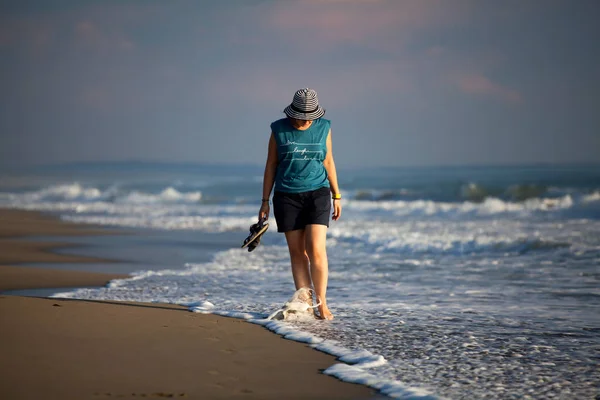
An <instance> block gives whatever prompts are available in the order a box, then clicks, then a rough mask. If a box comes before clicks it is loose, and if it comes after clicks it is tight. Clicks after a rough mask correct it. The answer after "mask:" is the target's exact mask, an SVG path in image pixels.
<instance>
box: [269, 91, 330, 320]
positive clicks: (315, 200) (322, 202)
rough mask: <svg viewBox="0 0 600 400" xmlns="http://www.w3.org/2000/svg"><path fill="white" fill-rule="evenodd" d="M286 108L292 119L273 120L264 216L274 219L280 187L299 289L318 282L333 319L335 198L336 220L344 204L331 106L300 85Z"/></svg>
mask: <svg viewBox="0 0 600 400" xmlns="http://www.w3.org/2000/svg"><path fill="white" fill-rule="evenodd" d="M284 113H285V114H286V115H287V118H282V119H280V120H278V121H275V122H273V123H272V124H271V138H270V139H269V150H268V155H267V162H266V166H265V175H264V179H263V196H262V205H261V207H260V211H259V215H258V217H259V218H264V219H267V218H269V211H270V208H269V196H270V194H271V190H272V189H273V186H275V193H274V195H273V208H274V214H275V220H276V221H277V231H278V232H284V233H285V238H286V241H287V244H288V249H289V252H290V259H291V264H292V275H293V277H294V284H295V285H296V290H298V289H300V288H303V287H311V286H313V287H314V290H315V293H316V295H317V302H320V303H321V304H320V305H319V307H318V311H319V316H320V317H321V318H322V319H333V314H331V312H330V311H329V308H328V306H327V296H326V292H327V279H328V275H329V270H328V268H329V266H328V261H327V251H326V247H325V239H326V235H327V228H328V227H329V216H330V214H331V198H333V217H332V218H333V220H334V221H336V220H338V219H339V218H340V215H341V213H342V206H341V195H340V190H339V187H338V182H337V174H336V170H335V163H334V161H333V153H332V151H331V129H330V121H329V120H326V119H324V118H322V117H323V115H324V114H325V110H324V109H323V108H322V107H321V106H320V105H319V101H318V99H317V93H316V92H315V91H314V90H312V89H300V90H298V91H297V92H296V93H295V95H294V99H293V102H292V104H290V105H289V106H288V107H286V108H285V110H284ZM311 278H312V283H313V284H314V285H311Z"/></svg>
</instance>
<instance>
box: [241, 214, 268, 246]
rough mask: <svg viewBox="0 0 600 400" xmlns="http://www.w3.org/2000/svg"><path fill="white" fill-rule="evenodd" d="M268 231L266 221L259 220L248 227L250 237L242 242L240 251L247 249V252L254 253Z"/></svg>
mask: <svg viewBox="0 0 600 400" xmlns="http://www.w3.org/2000/svg"><path fill="white" fill-rule="evenodd" d="M267 229H269V223H268V222H267V221H266V220H260V221H258V223H256V224H254V225H252V226H250V235H248V237H247V238H246V239H245V240H244V244H242V249H243V248H244V247H248V251H249V252H251V251H254V249H256V248H257V247H258V245H259V244H260V238H261V237H262V235H263V234H264V233H265V232H266V231H267Z"/></svg>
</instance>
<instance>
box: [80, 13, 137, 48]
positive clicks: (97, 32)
mask: <svg viewBox="0 0 600 400" xmlns="http://www.w3.org/2000/svg"><path fill="white" fill-rule="evenodd" d="M74 35H75V41H76V42H77V43H79V44H80V45H83V46H86V47H91V48H94V49H96V50H115V49H116V50H131V49H133V48H134V47H135V45H134V43H133V41H132V40H131V39H129V38H128V37H126V36H125V34H124V33H123V32H120V31H115V30H112V31H111V30H105V29H102V28H100V27H99V26H98V24H96V23H94V22H91V21H89V20H82V21H79V22H77V23H76V24H75V27H74Z"/></svg>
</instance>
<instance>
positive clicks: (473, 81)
mask: <svg viewBox="0 0 600 400" xmlns="http://www.w3.org/2000/svg"><path fill="white" fill-rule="evenodd" d="M456 83H457V85H458V87H459V89H460V90H461V91H463V92H464V93H468V94H473V95H484V96H491V97H495V98H498V99H501V100H503V101H505V102H508V103H521V102H522V101H523V98H522V96H521V94H520V93H519V92H518V91H517V90H514V89H511V88H508V87H505V86H502V85H500V84H498V83H494V82H492V81H491V80H490V79H489V78H486V77H485V76H483V75H481V74H472V75H464V76H462V77H459V78H458V80H457V82H456Z"/></svg>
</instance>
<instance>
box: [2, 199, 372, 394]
mask: <svg viewBox="0 0 600 400" xmlns="http://www.w3.org/2000/svg"><path fill="white" fill-rule="evenodd" d="M98 234H110V232H109V231H106V230H102V229H99V228H95V227H88V226H82V225H77V224H72V223H65V222H63V221H60V220H58V219H56V218H53V217H50V216H47V215H44V214H40V213H36V212H25V211H14V210H0V292H3V291H7V290H12V289H27V288H42V287H46V288H48V287H61V288H64V287H80V286H101V285H104V284H105V283H106V282H108V281H109V280H111V279H115V278H120V277H123V275H117V274H103V273H91V272H87V271H66V270H60V269H58V268H57V269H49V268H37V267H31V266H28V265H21V264H27V263H51V262H52V263H54V262H56V263H68V262H76V263H93V262H97V261H100V260H98V259H93V258H89V257H79V256H75V255H65V254H57V253H53V250H54V249H57V248H65V247H69V248H70V247H72V246H70V245H69V244H68V243H63V242H53V241H45V240H44V242H35V241H32V240H31V239H27V240H24V239H25V238H28V237H32V236H39V237H44V238H47V237H51V236H77V235H98ZM75 251H76V250H75ZM103 261H105V260H103ZM0 325H1V326H2V329H1V330H0V346H1V347H0V351H1V352H2V354H3V357H2V358H1V359H0V360H1V361H0V375H1V376H2V378H1V379H0V395H1V397H2V398H3V399H4V398H5V399H40V398H44V399H101V398H140V397H141V398H163V397H167V398H190V399H213V398H214V399H228V398H248V399H334V398H335V399H363V398H372V397H373V396H376V393H375V392H374V391H372V390H370V389H369V388H366V387H363V386H360V385H355V384H349V383H344V382H341V381H339V380H337V379H335V378H332V377H329V376H325V375H323V374H322V373H321V371H322V370H323V369H325V368H327V367H329V366H331V365H332V364H334V363H335V362H336V361H335V358H334V357H332V356H330V355H327V354H324V353H320V352H318V351H315V350H313V349H311V348H309V347H308V346H306V345H304V344H301V343H297V342H292V341H289V340H285V339H283V338H281V337H279V336H277V335H275V334H273V333H270V332H269V331H267V330H266V329H264V328H263V327H260V326H257V325H253V324H250V323H247V322H245V321H242V320H238V319H232V318H224V317H219V316H214V315H203V314H195V313H191V312H189V311H188V310H187V309H185V308H184V307H179V306H174V305H167V304H154V303H152V304H150V303H124V302H123V303H120V302H98V301H84V300H59V299H45V298H31V297H21V296H11V295H7V294H2V295H0Z"/></svg>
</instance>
